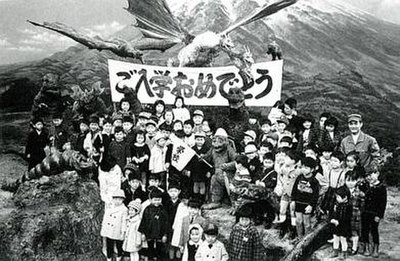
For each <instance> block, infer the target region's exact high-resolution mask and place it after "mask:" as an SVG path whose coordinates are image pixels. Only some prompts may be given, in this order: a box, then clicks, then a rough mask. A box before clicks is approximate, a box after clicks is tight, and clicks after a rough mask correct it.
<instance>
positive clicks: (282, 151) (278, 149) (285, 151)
mask: <svg viewBox="0 0 400 261" xmlns="http://www.w3.org/2000/svg"><path fill="white" fill-rule="evenodd" d="M289 151H291V150H290V149H289V148H287V147H281V148H277V149H276V151H275V155H276V154H278V153H284V154H286V155H287V154H288V152H289Z"/></svg>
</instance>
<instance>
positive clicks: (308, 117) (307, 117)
mask: <svg viewBox="0 0 400 261" xmlns="http://www.w3.org/2000/svg"><path fill="white" fill-rule="evenodd" d="M302 118H303V123H304V122H306V121H309V122H311V123H314V117H313V116H312V115H311V114H310V113H305V114H304V115H303V116H302Z"/></svg>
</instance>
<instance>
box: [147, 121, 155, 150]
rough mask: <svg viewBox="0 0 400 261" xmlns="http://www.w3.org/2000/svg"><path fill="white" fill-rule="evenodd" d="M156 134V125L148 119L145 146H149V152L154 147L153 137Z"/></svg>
mask: <svg viewBox="0 0 400 261" xmlns="http://www.w3.org/2000/svg"><path fill="white" fill-rule="evenodd" d="M156 133H157V123H156V122H155V121H154V120H152V119H149V120H148V121H147V122H146V144H147V146H149V149H150V150H151V149H152V148H153V147H154V144H155V143H156V141H155V140H154V137H155V136H156Z"/></svg>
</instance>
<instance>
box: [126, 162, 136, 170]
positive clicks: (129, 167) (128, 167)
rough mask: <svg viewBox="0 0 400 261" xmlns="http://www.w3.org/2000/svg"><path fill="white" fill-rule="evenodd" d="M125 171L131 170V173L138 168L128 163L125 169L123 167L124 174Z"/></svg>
mask: <svg viewBox="0 0 400 261" xmlns="http://www.w3.org/2000/svg"><path fill="white" fill-rule="evenodd" d="M127 169H129V170H132V171H134V172H135V171H137V170H138V167H137V166H136V165H135V164H133V163H128V164H126V165H125V167H124V172H125V170H127Z"/></svg>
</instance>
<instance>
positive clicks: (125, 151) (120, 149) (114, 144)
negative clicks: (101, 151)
mask: <svg viewBox="0 0 400 261" xmlns="http://www.w3.org/2000/svg"><path fill="white" fill-rule="evenodd" d="M114 136H115V140H113V141H111V143H110V147H109V152H108V154H109V155H111V156H113V157H114V158H115V159H116V160H117V164H118V166H119V167H120V168H121V169H123V168H124V167H125V165H126V163H127V162H128V160H130V159H129V158H130V152H129V147H128V144H127V143H126V141H125V139H124V129H123V128H122V127H115V130H114Z"/></svg>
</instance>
